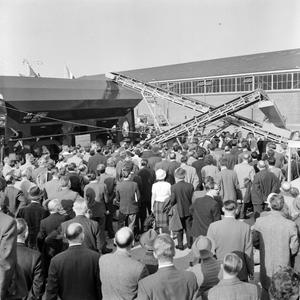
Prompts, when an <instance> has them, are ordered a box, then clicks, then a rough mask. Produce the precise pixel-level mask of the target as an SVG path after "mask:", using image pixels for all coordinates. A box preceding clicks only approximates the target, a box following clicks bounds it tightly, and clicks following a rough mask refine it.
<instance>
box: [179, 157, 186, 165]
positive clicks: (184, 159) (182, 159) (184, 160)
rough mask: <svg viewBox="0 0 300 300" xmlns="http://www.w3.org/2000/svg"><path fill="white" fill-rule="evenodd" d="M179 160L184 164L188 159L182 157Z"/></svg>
mask: <svg viewBox="0 0 300 300" xmlns="http://www.w3.org/2000/svg"><path fill="white" fill-rule="evenodd" d="M180 160H181V162H182V163H184V164H185V163H186V162H187V161H188V157H187V156H182V157H181V159H180Z"/></svg>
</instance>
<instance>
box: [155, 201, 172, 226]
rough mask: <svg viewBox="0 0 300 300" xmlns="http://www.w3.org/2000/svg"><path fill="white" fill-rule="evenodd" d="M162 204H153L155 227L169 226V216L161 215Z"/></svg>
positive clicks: (156, 202)
mask: <svg viewBox="0 0 300 300" xmlns="http://www.w3.org/2000/svg"><path fill="white" fill-rule="evenodd" d="M163 205H164V202H158V201H155V202H154V215H155V227H156V228H157V227H159V228H162V227H166V226H169V216H168V214H166V213H163Z"/></svg>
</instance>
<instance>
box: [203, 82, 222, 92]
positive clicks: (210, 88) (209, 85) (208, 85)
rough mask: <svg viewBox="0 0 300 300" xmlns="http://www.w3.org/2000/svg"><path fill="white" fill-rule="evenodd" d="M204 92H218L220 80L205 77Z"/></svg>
mask: <svg viewBox="0 0 300 300" xmlns="http://www.w3.org/2000/svg"><path fill="white" fill-rule="evenodd" d="M205 89H206V93H219V92H220V81H219V79H207V80H205Z"/></svg>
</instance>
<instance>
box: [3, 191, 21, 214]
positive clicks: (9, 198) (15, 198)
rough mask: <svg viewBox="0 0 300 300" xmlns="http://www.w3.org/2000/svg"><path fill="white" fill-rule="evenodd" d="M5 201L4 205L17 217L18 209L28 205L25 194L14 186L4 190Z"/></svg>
mask: <svg viewBox="0 0 300 300" xmlns="http://www.w3.org/2000/svg"><path fill="white" fill-rule="evenodd" d="M4 195H5V196H6V197H5V200H4V205H5V206H7V207H8V209H9V211H10V212H11V213H13V214H14V215H16V213H17V211H18V209H20V208H21V207H24V206H25V205H26V199H25V196H24V194H23V192H22V191H21V190H19V189H16V188H15V187H14V186H12V185H8V186H7V187H6V188H5V190H4Z"/></svg>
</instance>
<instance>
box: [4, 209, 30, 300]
mask: <svg viewBox="0 0 300 300" xmlns="http://www.w3.org/2000/svg"><path fill="white" fill-rule="evenodd" d="M0 266H1V267H0V299H6V297H8V298H7V299H16V298H22V297H25V296H26V295H27V293H28V290H27V286H26V282H25V277H24V274H23V271H22V269H21V268H20V267H19V266H17V225H16V221H15V219H13V218H12V217H10V216H8V215H6V214H4V213H3V212H1V211H0ZM17 267H18V268H19V269H20V271H21V274H20V275H21V278H19V279H21V280H20V281H19V282H18V284H16V282H14V280H16V270H17ZM12 282H14V283H15V287H12V285H11V283H12ZM10 291H13V292H15V293H16V294H15V296H16V297H15V298H9V295H11V293H10Z"/></svg>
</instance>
